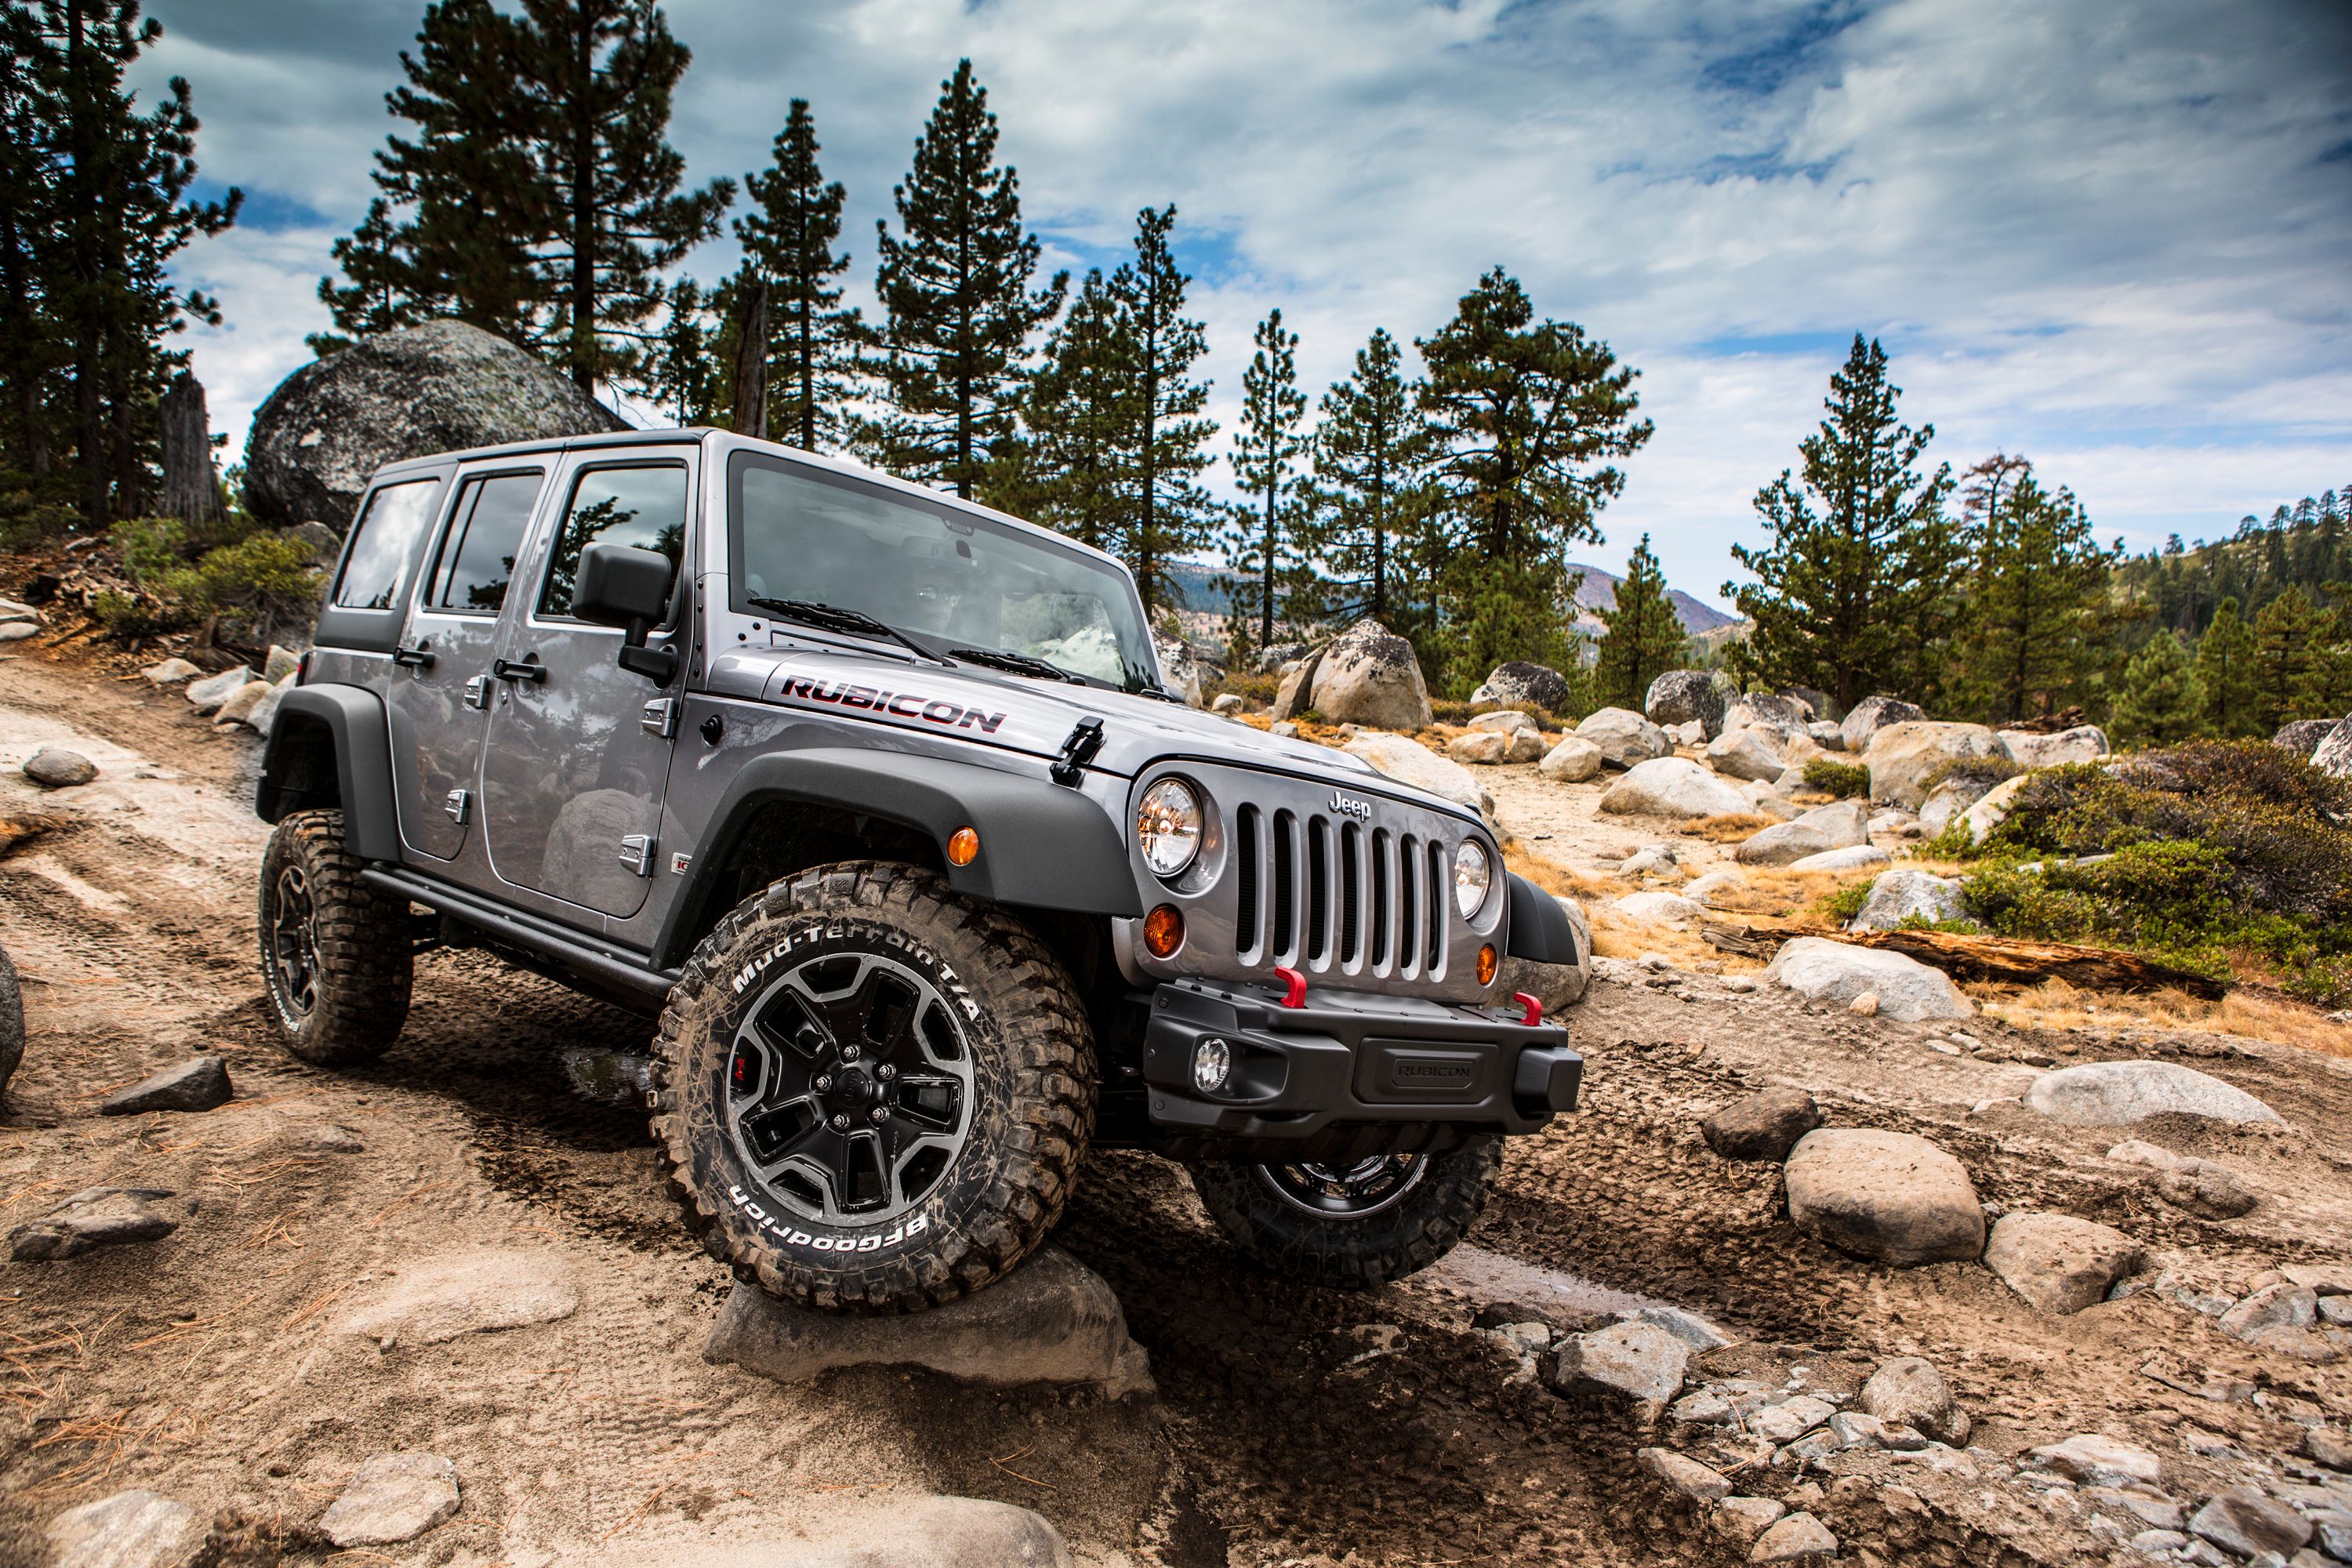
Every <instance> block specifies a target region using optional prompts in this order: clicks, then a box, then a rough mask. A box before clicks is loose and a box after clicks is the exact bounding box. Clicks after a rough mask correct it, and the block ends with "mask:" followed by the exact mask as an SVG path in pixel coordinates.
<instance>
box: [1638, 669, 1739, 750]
mask: <svg viewBox="0 0 2352 1568" xmlns="http://www.w3.org/2000/svg"><path fill="white" fill-rule="evenodd" d="M1738 695H1739V688H1738V686H1737V685H1736V684H1734V682H1733V681H1732V679H1731V678H1730V677H1729V676H1727V675H1725V674H1723V673H1722V672H1720V671H1719V670H1712V669H1670V670H1668V671H1666V672H1665V673H1664V675H1662V676H1660V677H1658V679H1655V680H1653V681H1652V682H1650V689H1649V691H1648V693H1647V694H1646V695H1645V696H1643V699H1642V711H1643V714H1644V715H1646V716H1647V717H1648V719H1649V721H1650V722H1651V723H1653V724H1656V725H1659V726H1661V727H1665V726H1671V725H1675V724H1692V723H1695V724H1697V725H1698V726H1699V727H1700V732H1701V734H1702V735H1703V736H1704V737H1705V738H1706V740H1710V741H1711V740H1713V739H1715V737H1717V735H1720V734H1722V733H1723V710H1725V709H1726V708H1727V707H1728V706H1730V704H1731V702H1732V700H1733V699H1735V698H1737V697H1738Z"/></svg>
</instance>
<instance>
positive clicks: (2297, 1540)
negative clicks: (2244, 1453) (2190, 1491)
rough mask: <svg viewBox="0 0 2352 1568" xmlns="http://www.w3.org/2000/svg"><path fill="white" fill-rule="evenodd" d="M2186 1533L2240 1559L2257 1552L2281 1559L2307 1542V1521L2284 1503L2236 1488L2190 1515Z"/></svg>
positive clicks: (2244, 1487)
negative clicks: (2273, 1553) (2277, 1556)
mask: <svg viewBox="0 0 2352 1568" xmlns="http://www.w3.org/2000/svg"><path fill="white" fill-rule="evenodd" d="M2189 1534H2191V1535H2194V1536H2196V1537H2198V1538H2199V1539H2200V1540H2203V1541H2210V1542H2212V1543H2213V1544H2214V1545H2216V1546H2218V1547H2220V1548H2221V1550H2222V1551H2224V1552H2235V1553H2236V1554H2237V1555H2238V1556H2240V1557H2252V1555H2254V1553H2256V1552H2277V1553H2279V1555H2281V1556H2282V1557H2283V1556H2284V1555H2286V1554H2287V1553H2288V1552H2298V1551H2301V1550H2302V1548H2303V1544H2304V1542H2307V1541H2309V1540H2310V1539H2311V1521H2309V1520H2307V1519H2305V1518H2304V1517H2303V1515H2301V1514H2299V1513H2297V1512H2296V1511H2295V1510H2294V1509H2293V1508H2291V1507H2289V1506H2288V1505H2287V1504H2285V1503H2283V1502H2279V1501H2277V1500H2274V1499H2272V1498H2267V1497H2264V1496H2263V1494H2262V1493H2261V1492H2259V1491H2256V1490H2255V1489H2253V1488H2252V1487H2246V1486H2239V1487H2231V1488H2229V1489H2226V1490H2223V1491H2218V1492H2215V1493H2214V1494H2213V1496H2212V1497H2211V1498H2210V1499H2209V1500H2207V1501H2206V1504H2205V1506H2204V1507H2203V1508H2200V1509H2199V1510H2197V1511H2196V1512H2195V1513H2194V1514H2191V1515H2190V1516H2189Z"/></svg>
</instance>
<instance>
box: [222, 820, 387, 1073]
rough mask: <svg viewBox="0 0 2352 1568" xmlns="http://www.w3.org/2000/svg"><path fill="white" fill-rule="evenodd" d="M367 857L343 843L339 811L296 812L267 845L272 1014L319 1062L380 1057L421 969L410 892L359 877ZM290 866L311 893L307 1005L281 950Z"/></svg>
mask: <svg viewBox="0 0 2352 1568" xmlns="http://www.w3.org/2000/svg"><path fill="white" fill-rule="evenodd" d="M361 865H362V861H361V860H360V858H359V857H358V856H356V855H353V854H352V852H351V851H350V850H349V849H347V848H345V847H343V814H342V813H341V812H340V811H303V812H297V813H296V814H295V815H293V816H289V817H288V818H286V819H285V820H284V821H283V822H280V823H279V824H278V830H277V831H276V832H274V833H272V834H271V835H270V836H269V847H268V848H267V849H265V850H263V851H262V855H261V888H260V897H259V912H260V917H261V919H260V926H261V943H260V945H261V973H262V978H263V982H264V984H265V987H266V989H267V991H268V997H269V1013H270V1016H271V1017H272V1018H274V1019H275V1020H277V1024H278V1038H279V1040H280V1041H281V1042H283V1044H284V1045H285V1047H286V1048H287V1049H288V1050H289V1051H291V1052H292V1053H293V1054H294V1055H296V1056H298V1057H299V1058H302V1059H303V1060H304V1061H306V1062H313V1063H316V1064H317V1065H319V1066H320V1067H338V1066H344V1065H348V1064H350V1063H352V1062H363V1061H372V1060H373V1059H374V1058H377V1057H379V1056H382V1055H383V1051H384V1048H385V1047H388V1046H390V1045H391V1044H392V1043H393V1041H394V1040H396V1039H398V1038H399V1037H400V1030H401V1026H403V1025H404V1024H405V1023H407V1021H408V994H409V987H410V984H411V983H412V981H413V979H414V976H415V958H414V956H413V955H412V953H411V951H410V946H409V921H408V901H407V900H405V899H403V898H401V897H399V896H398V895H397V894H393V893H386V892H383V891H382V890H380V889H375V888H372V887H369V886H368V885H367V884H366V883H364V882H362V881H361V880H360V868H361ZM289 872H291V873H293V874H295V875H296V876H297V877H299V879H300V884H301V887H302V888H303V889H305V890H306V891H307V895H308V897H309V899H310V910H311V913H310V921H309V926H310V949H311V951H310V962H309V963H308V969H309V973H310V985H309V988H308V989H309V998H308V1003H307V1005H305V1001H304V997H303V996H302V994H300V992H301V987H300V986H299V984H297V983H295V982H292V981H289V976H288V973H287V965H286V963H284V962H283V961H282V959H281V954H280V952H279V951H278V943H279V941H280V938H281V935H282V934H283V933H282V932H281V931H280V929H279V928H280V921H279V918H278V917H279V913H280V910H281V893H282V891H283V890H284V889H287V888H288V887H289V884H288V883H287V881H286V877H287V874H288V873H289Z"/></svg>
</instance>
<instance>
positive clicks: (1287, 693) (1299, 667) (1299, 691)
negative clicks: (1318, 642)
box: [1273, 648, 1323, 720]
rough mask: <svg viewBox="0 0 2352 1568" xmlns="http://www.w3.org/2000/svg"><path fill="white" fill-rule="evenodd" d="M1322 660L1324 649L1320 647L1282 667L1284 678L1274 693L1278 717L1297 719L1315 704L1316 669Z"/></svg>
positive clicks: (1275, 712)
mask: <svg viewBox="0 0 2352 1568" xmlns="http://www.w3.org/2000/svg"><path fill="white" fill-rule="evenodd" d="M1322 662H1323V650H1322V649H1320V648H1318V649H1316V650H1315V651H1314V652H1312V653H1310V654H1308V655H1307V657H1306V658H1300V659H1296V660H1293V661H1292V662H1290V663H1287V664H1285V665H1284V666H1283V667H1282V679H1281V682H1280V684H1279V685H1277V686H1276V689H1275V694H1274V709H1273V712H1274V716H1275V718H1276V719H1277V720H1284V719H1295V718H1297V716H1298V715H1299V714H1301V713H1304V712H1306V711H1307V709H1308V708H1310V707H1312V706H1313V705H1314V697H1315V670H1316V667H1317V666H1318V665H1320V664H1321V663H1322Z"/></svg>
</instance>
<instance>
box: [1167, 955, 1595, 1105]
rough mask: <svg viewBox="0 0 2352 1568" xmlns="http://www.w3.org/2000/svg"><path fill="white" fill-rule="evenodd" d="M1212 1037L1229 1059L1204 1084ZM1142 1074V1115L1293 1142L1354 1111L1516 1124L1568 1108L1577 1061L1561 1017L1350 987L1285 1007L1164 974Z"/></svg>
mask: <svg viewBox="0 0 2352 1568" xmlns="http://www.w3.org/2000/svg"><path fill="white" fill-rule="evenodd" d="M1212 1036H1213V1037H1216V1038H1218V1039H1222V1040H1223V1041H1224V1042H1225V1043H1226V1044H1227V1046H1228V1047H1231V1049H1232V1053H1233V1068H1232V1072H1231V1076H1230V1078H1229V1079H1228V1081H1227V1087H1226V1088H1225V1089H1223V1090H1222V1091H1220V1092H1218V1093H1216V1094H1203V1093H1202V1092H1201V1091H1200V1090H1199V1089H1195V1088H1194V1087H1193V1085H1192V1053H1193V1049H1194V1047H1196V1046H1198V1045H1199V1043H1200V1042H1201V1041H1202V1040H1203V1039H1205V1038H1208V1037H1212ZM1143 1076H1144V1079H1145V1081H1146V1083H1148V1084H1149V1085H1150V1118H1151V1121H1152V1123H1153V1124H1154V1125H1155V1126H1158V1127H1161V1128H1164V1129H1167V1130H1169V1131H1171V1132H1176V1133H1179V1134H1182V1135H1187V1136H1192V1137H1201V1138H1210V1139H1220V1140H1223V1139H1248V1140H1267V1141H1274V1142H1290V1141H1300V1140H1305V1139H1307V1138H1310V1137H1312V1136H1314V1135H1316V1134H1318V1133H1319V1132H1322V1131H1325V1130H1326V1129H1328V1128H1329V1127H1332V1126H1334V1125H1336V1124H1339V1123H1365V1122H1414V1123H1423V1124H1429V1123H1440V1124H1445V1125H1449V1126H1454V1127H1457V1128H1460V1129H1462V1130H1463V1131H1493V1132H1506V1133H1523V1132H1536V1131H1541V1130H1542V1129H1543V1127H1544V1126H1545V1125H1546V1124H1547V1123H1548V1122H1549V1121H1551V1119H1552V1116H1553V1115H1554V1113H1556V1112H1559V1111H1563V1110H1575V1109H1576V1096H1577V1090H1578V1088H1579V1086H1580V1084H1581V1083H1582V1081H1583V1076H1584V1058H1582V1057H1580V1056H1579V1055H1578V1054H1577V1053H1576V1052H1575V1051H1574V1050H1573V1049H1571V1048H1570V1046H1569V1043H1568V1031H1567V1030H1565V1029H1563V1028H1560V1027H1559V1026H1558V1025H1554V1024H1538V1025H1535V1026H1532V1027H1529V1026H1523V1025H1520V1024H1518V1023H1516V1022H1511V1021H1507V1020H1506V1019H1503V1018H1499V1017H1497V1016H1495V1015H1494V1014H1492V1013H1488V1012H1486V1011H1483V1010H1481V1009H1479V1008H1475V1007H1457V1006H1451V1005H1445V1004H1444V1003H1438V1002H1427V1001H1422V1000H1419V999H1416V998H1410V997H1398V996H1384V995H1381V994H1376V993H1370V992H1359V991H1345V992H1342V991H1309V992H1308V993H1307V1005H1305V1006H1303V1007H1285V1006H1282V1005H1280V1004H1279V1002H1278V1001H1277V999H1276V996H1275V994H1274V993H1273V992H1271V991H1267V990H1260V989H1258V988H1257V987H1255V986H1247V985H1232V984H1223V983H1220V982H1216V981H1209V980H1171V981H1167V982H1164V983H1162V984H1160V986H1159V988H1158V989H1157V990H1155V991H1154V992H1153V993H1152V997H1151V1021H1150V1025H1149V1026H1147V1027H1146V1030H1145V1035H1144V1047H1143Z"/></svg>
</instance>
